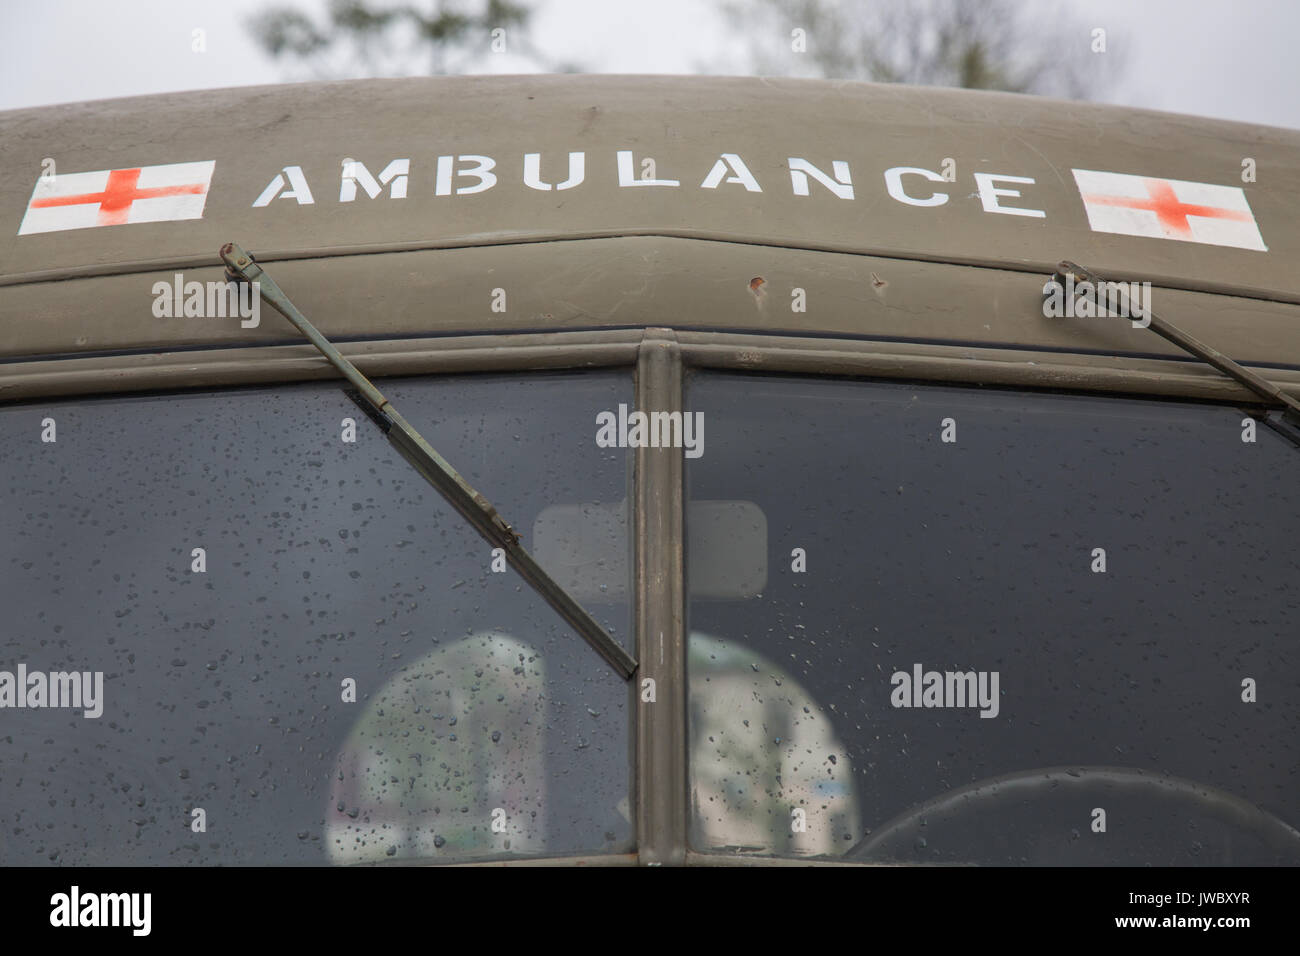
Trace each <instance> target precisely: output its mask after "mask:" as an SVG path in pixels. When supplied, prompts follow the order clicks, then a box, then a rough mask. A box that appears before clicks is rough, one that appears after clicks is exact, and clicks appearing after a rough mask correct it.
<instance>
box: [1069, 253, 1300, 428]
mask: <svg viewBox="0 0 1300 956" xmlns="http://www.w3.org/2000/svg"><path fill="white" fill-rule="evenodd" d="M1052 278H1053V279H1054V280H1056V282H1058V283H1059V284H1060V285H1061V287H1062V288H1065V289H1069V288H1074V289H1078V288H1079V283H1080V282H1088V283H1091V288H1092V289H1093V290H1094V295H1095V294H1096V290H1099V289H1101V288H1102V287H1103V285H1102V284H1103V283H1105V282H1106V281H1107V280H1105V279H1103V278H1102V277H1101V276H1099V275H1097V273H1095V272H1093V271H1092V270H1091V269H1085V268H1084V267H1083V266H1080V265H1076V264H1075V263H1073V262H1070V261H1069V260H1068V259H1063V260H1062V261H1061V262H1059V263H1057V266H1056V272H1054V273H1052ZM1067 279H1068V280H1071V281H1069V282H1067ZM1123 286H1124V283H1122V282H1121V283H1113V284H1112V285H1111V286H1110V287H1112V288H1114V289H1115V290H1116V291H1117V292H1118V294H1119V295H1120V296H1122V297H1123V299H1122V303H1121V304H1122V305H1123V306H1124V307H1125V308H1124V310H1123V313H1124V314H1125V315H1129V314H1131V313H1132V310H1131V309H1130V308H1128V306H1129V302H1128V294H1127V293H1126V292H1125V291H1124V289H1123ZM1080 294H1083V295H1086V293H1078V292H1076V296H1077V295H1080ZM1096 301H1097V302H1098V303H1100V302H1101V301H1102V297H1101V296H1100V295H1098V296H1097V298H1096ZM1100 314H1102V313H1101V312H1098V315H1100ZM1144 315H1145V316H1146V317H1148V318H1149V319H1150V329H1151V331H1152V332H1154V333H1156V335H1159V336H1160V337H1161V338H1164V339H1167V340H1168V341H1170V342H1172V343H1174V345H1176V346H1178V347H1179V348H1180V349H1182V350H1183V351H1185V352H1190V353H1191V354H1192V355H1195V356H1196V357H1197V358H1199V359H1201V360H1202V361H1203V362H1205V363H1207V364H1209V365H1212V366H1214V367H1215V368H1217V369H1218V370H1219V371H1220V372H1222V373H1223V374H1224V375H1227V376H1229V377H1230V378H1232V379H1235V380H1236V381H1237V382H1239V383H1241V384H1242V385H1244V386H1245V387H1246V388H1248V389H1250V390H1251V391H1252V392H1254V393H1255V394H1256V395H1258V396H1259V397H1260V398H1262V399H1264V400H1265V401H1266V402H1268V403H1269V404H1271V405H1280V406H1282V414H1281V415H1280V416H1278V417H1276V418H1275V417H1273V416H1272V415H1270V414H1267V413H1266V414H1265V415H1263V416H1262V420H1263V422H1264V424H1266V425H1268V426H1269V427H1270V428H1272V429H1273V430H1274V431H1276V432H1278V433H1279V434H1281V435H1283V436H1284V437H1286V438H1288V439H1290V440H1291V441H1292V442H1293V443H1295V444H1296V445H1297V446H1300V401H1297V400H1296V399H1294V398H1292V397H1291V396H1290V395H1288V394H1287V393H1286V392H1284V391H1282V389H1280V388H1278V387H1277V386H1276V385H1274V384H1273V383H1272V382H1270V381H1268V380H1266V379H1265V378H1264V377H1263V376H1261V375H1257V374H1256V373H1255V372H1252V371H1251V370H1250V369H1248V368H1246V367H1245V366H1244V365H1239V364H1238V363H1236V362H1234V361H1233V360H1232V359H1230V358H1228V356H1226V355H1224V354H1223V353H1222V352H1220V351H1219V350H1218V349H1216V348H1213V347H1212V346H1209V345H1206V344H1205V343H1204V342H1202V341H1201V340H1200V339H1198V338H1195V337H1194V336H1191V335H1188V334H1187V333H1186V332H1184V331H1183V330H1182V329H1180V328H1178V327H1177V326H1176V325H1172V324H1171V323H1169V322H1168V321H1166V320H1165V319H1162V318H1160V316H1158V315H1156V314H1155V312H1153V311H1151V309H1150V307H1148V308H1147V309H1146V311H1145V313H1144Z"/></svg>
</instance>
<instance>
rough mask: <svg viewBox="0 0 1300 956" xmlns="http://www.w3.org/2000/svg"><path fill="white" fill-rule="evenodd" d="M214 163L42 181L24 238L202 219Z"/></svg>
mask: <svg viewBox="0 0 1300 956" xmlns="http://www.w3.org/2000/svg"><path fill="white" fill-rule="evenodd" d="M214 166H216V163H215V162H214V161H208V162H202V163H171V164H169V165H166V166H136V167H134V168H131V169H100V170H96V171H95V172H91V173H58V174H57V175H53V176H42V177H41V178H40V179H38V180H36V188H35V189H34V190H32V198H31V199H30V200H28V202H27V212H26V213H25V214H24V215H23V222H22V225H21V226H19V227H18V235H20V236H24V235H28V234H30V233H37V232H58V231H60V230H63V229H89V228H91V227H93V226H120V225H124V224H126V223H134V222H170V221H173V220H178V219H202V218H203V206H204V204H205V203H206V202H207V198H208V186H209V185H210V184H211V182H212V170H213V167H214Z"/></svg>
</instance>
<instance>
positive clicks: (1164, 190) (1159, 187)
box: [1083, 179, 1255, 238]
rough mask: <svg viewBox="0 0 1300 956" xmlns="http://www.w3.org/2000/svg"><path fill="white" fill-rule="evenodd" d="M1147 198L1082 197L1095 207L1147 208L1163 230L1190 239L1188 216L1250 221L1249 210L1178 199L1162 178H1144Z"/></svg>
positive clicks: (1190, 227) (1190, 229) (1251, 219)
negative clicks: (1224, 207) (1190, 202)
mask: <svg viewBox="0 0 1300 956" xmlns="http://www.w3.org/2000/svg"><path fill="white" fill-rule="evenodd" d="M1142 182H1143V184H1144V185H1145V186H1146V188H1147V195H1148V197H1149V198H1147V199H1140V198H1138V197H1136V196H1084V197H1083V201H1084V202H1088V203H1096V204H1097V205H1099V206H1125V207H1127V208H1130V209H1147V210H1150V211H1151V212H1153V213H1155V214H1156V218H1158V219H1159V220H1160V224H1161V225H1162V226H1164V227H1165V228H1166V229H1167V230H1169V231H1170V232H1172V233H1175V234H1177V235H1179V236H1183V237H1185V238H1191V235H1192V225H1191V223H1189V222H1188V221H1187V217H1188V216H1201V217H1203V218H1208V219H1231V220H1233V221H1235V222H1254V221H1255V220H1254V219H1253V218H1252V217H1251V215H1250V213H1248V212H1242V211H1240V210H1238V209H1221V208H1220V207H1218V206H1194V205H1188V204H1187V203H1183V202H1179V201H1178V196H1177V195H1175V194H1174V187H1173V186H1170V185H1169V183H1167V182H1166V181H1165V180H1163V179H1144V180H1142Z"/></svg>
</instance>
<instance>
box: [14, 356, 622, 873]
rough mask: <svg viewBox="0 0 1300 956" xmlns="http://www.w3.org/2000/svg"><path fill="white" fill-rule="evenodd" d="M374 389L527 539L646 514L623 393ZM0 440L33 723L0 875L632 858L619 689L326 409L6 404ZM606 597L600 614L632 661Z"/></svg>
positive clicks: (616, 389)
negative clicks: (609, 424) (567, 521)
mask: <svg viewBox="0 0 1300 956" xmlns="http://www.w3.org/2000/svg"><path fill="white" fill-rule="evenodd" d="M384 387H385V390H386V391H387V392H388V393H389V394H390V395H391V396H392V398H393V400H394V402H395V403H397V404H399V405H400V407H401V408H402V409H403V411H404V412H405V414H406V415H407V416H408V418H409V419H410V420H411V421H412V423H414V424H416V425H417V426H418V427H419V428H420V429H421V430H422V431H423V433H424V434H425V435H426V436H428V438H429V439H430V441H432V442H435V443H436V444H437V447H438V448H440V449H442V450H443V451H445V452H446V453H447V455H448V456H449V457H450V458H451V459H452V460H454V461H455V462H456V465H457V467H458V468H459V469H461V470H462V472H463V473H464V474H465V475H466V477H467V478H468V479H469V480H470V481H472V482H473V483H474V484H475V485H476V486H477V487H479V488H481V489H483V490H484V492H485V493H487V494H489V495H491V497H492V498H493V500H497V501H500V502H501V503H502V504H503V505H505V504H508V506H509V511H510V514H511V516H512V517H513V518H515V520H517V521H518V522H519V525H518V528H519V530H520V532H521V534H522V535H523V536H524V539H525V543H530V542H528V538H529V537H530V532H531V529H532V528H533V525H534V520H535V519H536V518H537V516H538V515H540V514H541V513H542V512H543V511H544V510H545V509H547V508H548V507H551V506H557V505H560V506H564V505H570V504H573V503H586V504H590V503H595V504H597V505H599V504H618V503H621V502H623V501H624V500H625V499H626V496H627V488H628V481H629V472H628V467H629V457H628V454H627V452H625V451H623V450H619V449H608V448H597V447H596V446H595V444H594V443H593V442H592V440H591V435H592V431H593V428H592V426H591V424H590V423H591V421H592V418H593V409H598V408H617V407H618V405H619V403H620V402H622V403H627V402H629V401H630V400H631V381H630V377H629V376H627V375H626V374H617V373H592V374H562V373H556V374H541V375H531V376H528V377H526V378H520V377H518V376H480V377H452V378H443V379H438V380H395V381H389V382H386V383H384ZM45 419H53V420H54V422H55V423H56V427H57V432H56V437H57V440H56V441H55V442H52V443H47V442H42V441H41V433H42V429H43V425H42V422H43V420H45ZM345 420H350V421H351V422H353V423H354V424H355V430H354V432H355V435H354V437H355V440H354V441H349V440H347V437H351V436H350V434H349V431H350V430H349V428H348V424H347V422H346V421H345ZM345 436H347V437H345ZM0 442H2V443H3V445H4V447H5V449H6V456H5V462H4V468H3V472H2V474H0V478H2V480H3V482H4V491H5V500H6V502H7V505H6V507H5V509H3V512H0V569H3V574H0V607H3V608H4V612H5V625H4V628H3V631H0V670H3V671H6V672H9V674H11V675H13V677H14V678H17V676H18V669H19V667H21V668H22V669H23V673H24V675H25V677H26V678H27V680H25V681H23V685H24V686H23V690H24V691H25V702H26V703H27V705H28V706H26V707H25V708H23V709H6V710H5V711H4V714H5V718H4V720H5V723H4V727H3V733H0V767H2V768H3V771H2V773H0V777H2V778H3V780H2V783H0V820H4V821H5V829H4V833H3V834H0V861H3V862H4V863H5V864H7V865H29V864H48V863H59V864H92V865H93V864H109V863H111V864H114V865H133V864H155V863H159V864H160V863H167V864H185V863H202V864H219V863H326V862H336V863H355V862H384V861H388V860H402V859H428V860H435V861H437V860H443V861H454V860H457V859H473V858H485V857H496V856H510V855H518V854H542V853H544V854H547V855H564V854H574V853H611V852H625V851H628V850H629V849H630V848H631V847H632V826H631V823H630V815H631V811H630V808H629V796H628V794H629V789H628V788H629V779H630V772H631V771H630V767H631V764H630V755H629V730H628V714H627V707H628V693H629V692H628V685H627V684H626V683H625V682H624V681H623V680H621V679H620V678H619V676H618V675H617V674H616V673H615V672H614V671H613V670H612V669H611V668H610V667H609V666H608V664H607V663H606V662H604V661H603V660H602V659H601V658H600V657H599V656H598V655H597V654H596V653H595V652H594V651H593V650H592V649H591V647H589V646H588V645H587V644H586V643H585V642H584V641H583V640H582V639H581V638H580V637H578V636H577V635H576V634H574V633H573V632H572V630H571V629H570V628H568V627H567V626H566V625H565V624H564V622H563V621H562V620H561V619H560V618H559V616H558V615H557V614H556V613H555V612H554V610H552V609H551V608H550V607H549V606H548V605H547V604H546V603H545V601H543V600H542V599H541V598H540V597H538V596H537V595H536V594H535V593H534V592H533V590H532V589H531V588H529V587H528V586H527V585H526V584H524V583H523V582H522V581H521V580H520V579H519V578H518V576H517V575H515V574H514V573H512V572H509V571H507V570H506V567H505V562H504V560H499V559H498V557H497V556H494V555H493V554H492V553H491V549H490V548H489V546H488V545H487V544H485V542H484V541H483V539H482V538H481V537H479V535H478V534H477V533H476V532H475V531H474V530H473V529H472V528H471V527H470V526H468V525H467V523H466V522H465V521H464V520H463V518H462V517H461V516H460V515H458V514H456V513H455V512H454V511H453V510H452V509H451V508H450V507H449V506H448V505H447V504H446V503H445V502H444V501H443V499H442V497H441V496H440V495H439V494H438V493H437V492H436V491H434V490H433V489H432V488H430V487H429V486H428V484H426V482H425V481H424V479H423V478H422V477H421V476H420V475H419V474H417V473H416V472H415V471H414V470H413V469H412V468H411V467H410V465H409V464H408V463H407V462H406V461H404V460H403V459H402V458H401V456H400V455H399V454H398V453H397V452H396V451H395V450H394V449H393V448H391V447H390V446H389V444H388V443H387V442H386V441H385V440H384V437H383V435H382V434H381V433H380V432H379V431H378V430H377V429H374V428H372V427H370V425H369V423H368V422H366V421H364V419H363V418H362V416H361V415H360V413H359V412H358V410H357V408H356V406H355V405H353V404H352V403H351V402H350V401H349V400H348V399H347V398H346V397H345V396H344V395H343V394H342V392H340V390H339V389H338V387H337V385H335V384H333V383H327V384H321V385H304V386H296V387H284V388H274V389H265V388H258V389H248V390H233V391H224V392H221V393H216V394H193V393H187V394H182V395H160V396H147V397H135V398H114V399H104V400H92V401H61V402H42V403H39V404H31V405H20V406H8V407H5V408H3V409H0ZM602 533H604V534H606V535H610V536H619V537H620V539H621V540H622V542H623V543H621V544H618V543H614V544H607V545H606V546H605V548H606V550H610V551H624V552H625V551H626V550H627V545H626V541H625V538H624V537H623V536H624V535H625V529H624V528H623V527H622V526H621V525H611V526H609V527H607V528H605V529H603V532H602ZM498 569H499V573H498ZM621 571H622V572H623V573H626V566H624V567H623V568H622V569H621ZM610 583H611V584H616V585H618V586H614V587H608V588H605V589H603V590H597V591H596V593H593V594H590V595H587V596H586V598H585V601H586V607H587V608H588V610H589V611H590V612H591V613H592V614H593V615H594V616H595V617H596V619H597V621H599V622H600V624H601V625H603V626H605V627H606V628H608V629H609V630H610V631H611V632H612V633H613V636H614V638H615V639H616V640H617V641H619V643H620V644H622V646H624V647H625V648H628V649H630V648H631V647H632V638H631V633H630V612H629V607H628V601H627V594H628V593H629V591H630V588H628V587H627V582H626V580H619V581H611V582H610ZM83 673H84V674H89V675H92V678H94V679H92V680H91V681H90V682H89V683H87V684H86V685H85V687H86V689H87V691H88V693H89V695H91V696H93V697H95V698H96V700H95V702H94V704H93V706H91V705H90V702H89V701H86V700H80V701H76V703H79V704H81V705H82V706H79V707H69V706H62V705H60V706H52V704H54V703H55V700H54V698H55V696H56V695H55V692H54V687H55V686H56V684H58V682H59V681H64V684H65V685H66V686H65V687H64V688H63V690H64V691H65V693H63V694H62V698H63V700H62V701H61V704H67V703H68V702H69V701H68V700H67V697H68V693H66V691H69V690H71V689H77V690H78V691H79V690H80V689H81V688H80V685H78V684H77V683H76V681H75V680H73V679H72V678H70V677H69V678H68V679H67V680H64V679H63V678H57V677H55V678H53V680H52V681H50V682H48V683H44V682H45V681H46V678H47V677H49V676H51V675H56V674H63V675H80V674H83ZM36 675H41V681H38V682H37V684H42V686H44V688H45V692H44V693H43V695H42V697H41V698H40V699H37V698H36V696H35V693H34V691H35V688H36V686H37V684H30V683H29V682H30V681H32V680H34V679H35V676H36ZM95 675H98V677H95ZM95 680H98V681H99V682H100V684H99V686H100V690H99V691H98V692H97V693H96V691H95V690H94V688H95V686H96V685H95ZM3 690H4V688H3V687H0V692H2V691H3ZM9 690H10V691H13V690H14V687H13V685H12V684H11V685H10V686H9ZM95 708H98V709H99V711H100V712H99V713H98V714H97V715H93V714H92V713H91V712H92V710H93V709H95ZM83 712H84V713H83Z"/></svg>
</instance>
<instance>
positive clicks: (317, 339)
mask: <svg viewBox="0 0 1300 956" xmlns="http://www.w3.org/2000/svg"><path fill="white" fill-rule="evenodd" d="M221 259H222V261H223V262H225V264H226V273H227V275H228V276H229V277H230V278H231V279H232V280H233V281H236V282H257V283H258V285H259V288H260V292H261V297H262V298H263V299H265V300H266V301H267V302H269V303H271V305H272V306H273V307H274V308H275V310H276V311H277V312H279V313H280V314H281V315H283V316H284V317H285V318H286V319H288V320H289V321H290V322H292V323H293V325H294V327H295V328H297V329H298V331H299V332H301V333H302V334H303V335H305V336H306V337H307V339H308V341H310V342H311V344H312V345H314V346H316V348H317V349H318V350H319V351H320V353H321V354H322V355H324V356H325V358H326V359H328V360H329V363H330V364H331V365H333V366H334V367H335V368H336V369H338V371H339V372H340V373H342V375H343V377H344V378H346V379H347V380H348V381H349V382H350V383H351V384H352V389H350V390H348V394H349V395H350V397H351V398H352V400H353V401H355V402H357V404H358V405H360V406H361V408H362V410H363V411H364V412H365V413H366V415H367V416H368V417H369V418H370V419H371V420H372V421H374V422H375V423H376V424H377V425H379V427H380V428H381V429H383V431H384V433H385V434H386V435H387V436H388V440H389V441H390V442H391V443H392V444H393V445H394V446H395V447H396V448H397V450H398V451H399V452H401V454H402V457H403V458H405V459H406V460H407V461H408V462H410V463H411V465H412V466H413V467H414V468H415V470H416V471H418V472H419V473H420V474H421V475H423V476H424V478H425V480H426V481H428V482H429V484H431V485H433V487H434V488H436V489H437V490H438V491H439V492H440V493H441V494H442V496H443V497H444V498H446V499H447V501H448V502H450V503H451V505H452V507H454V508H455V509H456V510H457V511H459V512H460V513H461V514H462V515H463V516H464V517H465V518H466V519H467V520H468V521H469V523H470V524H472V525H473V526H474V528H475V529H476V530H477V531H478V532H479V534H481V535H482V536H483V537H484V538H486V539H487V541H488V543H489V544H492V545H495V546H496V547H498V548H501V549H502V550H503V551H505V554H506V560H508V561H509V562H510V564H511V565H513V566H514V568H515V570H516V571H518V572H519V574H520V575H521V576H522V577H523V579H524V580H525V581H527V582H528V584H529V585H530V586H531V587H532V588H533V590H535V591H536V592H537V593H538V594H540V595H541V596H542V597H543V598H545V599H546V601H547V603H548V604H550V605H551V607H553V608H555V610H556V611H558V612H559V613H560V616H561V617H563V618H564V619H565V620H566V621H568V622H569V623H570V624H571V625H572V626H573V627H574V629H575V630H577V632H578V633H579V634H580V635H582V637H583V638H584V639H585V640H586V641H587V643H588V644H590V645H591V646H592V647H593V648H595V650H596V653H598V654H599V655H600V656H601V657H603V658H604V659H605V660H606V661H607V662H609V664H610V665H611V666H613V668H614V669H615V670H616V671H618V673H619V674H620V675H621V676H622V677H623V679H624V680H627V679H628V678H630V677H631V676H632V674H633V672H634V671H635V670H636V667H637V662H636V659H635V658H633V657H632V655H630V654H628V652H627V651H625V650H623V648H622V647H620V646H619V645H618V643H617V642H616V641H615V640H614V639H613V638H612V637H610V636H609V634H608V633H607V632H606V631H605V629H604V628H603V627H601V626H600V624H598V623H597V622H596V619H595V618H593V617H592V616H591V615H590V614H588V613H587V611H586V610H585V609H584V608H583V607H582V605H580V604H579V603H578V602H577V601H575V600H574V599H573V598H572V597H571V596H570V595H569V593H568V592H567V591H565V590H564V588H562V587H561V586H560V585H559V584H558V583H557V582H556V581H555V579H554V578H552V577H551V576H550V575H549V574H547V573H546V571H545V570H543V569H542V566H541V565H539V564H538V563H537V561H536V560H535V559H534V558H533V556H532V555H531V554H529V553H528V552H527V551H526V550H525V549H524V547H523V545H521V544H520V543H519V535H517V534H516V533H515V531H514V529H513V528H511V527H510V525H509V524H507V523H506V521H505V519H504V518H502V517H501V515H500V514H498V513H497V510H496V508H494V507H492V505H491V504H490V503H489V502H488V500H487V499H486V498H484V497H483V495H481V494H480V493H479V492H477V491H475V490H474V489H473V488H472V487H471V486H470V484H469V482H467V481H466V480H465V479H464V478H462V477H461V475H460V473H459V472H458V471H456V469H455V468H453V467H452V466H451V465H450V464H449V463H448V462H447V461H446V459H444V458H443V457H442V456H441V455H439V454H438V453H437V452H436V451H434V450H433V446H432V445H430V444H429V443H428V442H427V441H425V440H424V439H423V438H422V437H421V436H420V433H419V432H417V431H416V430H415V429H414V428H412V427H411V425H410V424H409V423H408V422H407V421H406V419H405V418H403V417H402V416H401V414H399V413H398V411H397V409H396V408H394V407H393V405H392V403H391V402H389V401H388V399H386V398H384V396H383V394H382V393H381V392H380V391H379V389H377V388H375V386H374V385H373V384H372V383H371V381H370V379H368V378H366V377H365V376H364V375H362V374H361V372H360V371H358V370H357V367H356V366H355V365H353V364H352V363H351V362H349V361H348V360H347V359H346V358H344V357H343V355H342V353H340V352H339V350H338V349H336V348H335V347H334V346H333V345H332V344H331V343H330V341H329V340H328V339H326V338H325V336H323V335H321V333H320V332H319V331H318V330H317V329H316V327H315V326H314V325H312V324H311V323H310V322H308V321H307V317H306V316H304V315H303V314H302V313H301V312H299V311H298V309H297V307H296V306H295V305H294V304H293V303H292V302H290V301H289V297H288V296H287V295H285V294H284V292H283V290H281V288H280V287H279V286H278V285H277V284H276V282H275V280H274V279H272V278H271V277H270V276H269V275H267V274H266V271H265V270H264V269H263V268H262V267H261V266H260V265H258V264H257V263H256V262H255V261H254V260H253V257H252V256H251V255H249V254H248V253H247V252H245V251H244V250H243V249H242V248H240V247H239V246H237V245H235V243H233V242H228V243H226V244H225V245H224V246H222V247H221Z"/></svg>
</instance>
